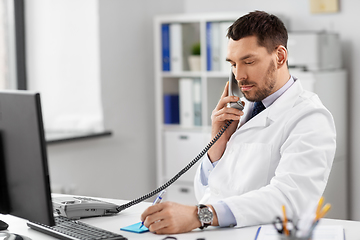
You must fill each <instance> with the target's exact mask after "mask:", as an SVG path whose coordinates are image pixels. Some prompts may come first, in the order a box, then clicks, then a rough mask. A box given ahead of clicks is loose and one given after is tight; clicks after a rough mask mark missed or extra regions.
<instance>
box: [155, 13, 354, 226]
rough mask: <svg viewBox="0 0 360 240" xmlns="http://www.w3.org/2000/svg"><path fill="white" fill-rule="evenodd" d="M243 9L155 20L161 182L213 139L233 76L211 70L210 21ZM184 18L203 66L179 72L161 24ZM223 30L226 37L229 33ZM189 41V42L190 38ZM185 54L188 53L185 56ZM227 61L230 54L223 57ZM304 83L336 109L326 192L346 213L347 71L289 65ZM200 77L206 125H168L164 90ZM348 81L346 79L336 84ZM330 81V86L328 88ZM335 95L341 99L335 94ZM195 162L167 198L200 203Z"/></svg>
mask: <svg viewBox="0 0 360 240" xmlns="http://www.w3.org/2000/svg"><path fill="white" fill-rule="evenodd" d="M242 15H244V14H242V13H233V14H196V15H194V14H191V15H186V14H185V15H168V16H158V17H156V18H155V19H154V33H155V34H154V36H155V41H154V44H155V98H156V99H155V103H156V145H157V184H158V185H161V184H163V183H164V182H166V181H167V180H169V179H170V178H171V177H173V176H174V175H175V174H176V173H177V172H178V171H180V170H181V169H182V168H183V167H185V166H186V165H187V164H188V163H189V162H190V161H191V160H193V159H194V158H195V157H196V156H197V155H198V153H199V152H201V151H202V149H203V148H204V147H205V146H206V145H207V143H208V141H210V136H211V134H210V131H211V119H210V116H211V112H212V110H213V109H214V108H215V106H216V104H217V102H218V100H219V98H220V96H221V94H222V91H223V89H224V86H225V84H226V82H227V81H228V76H229V71H230V65H229V69H228V70H227V69H225V70H224V71H208V70H207V66H206V64H207V60H208V58H207V38H208V36H207V23H208V22H227V21H229V22H233V21H235V20H236V19H237V18H239V17H240V16H242ZM172 23H177V24H178V23H180V24H185V25H189V24H190V26H192V27H193V29H194V31H193V33H192V34H193V35H196V36H195V37H194V36H192V39H193V41H194V42H193V43H195V41H197V40H198V41H200V44H201V67H202V68H201V70H200V71H195V72H192V71H189V70H188V69H189V68H188V66H187V65H186V64H183V66H184V68H183V69H182V70H180V71H177V72H176V71H171V68H170V71H163V65H162V50H163V49H162V37H161V35H162V25H163V24H172ZM220 34H222V35H224V37H225V36H226V32H221V33H220ZM187 44H189V43H187ZM185 56H186V54H184V57H185ZM224 60H225V59H224ZM290 73H293V74H294V75H295V76H297V77H298V78H299V79H300V80H301V82H302V83H303V85H304V88H305V89H307V90H310V91H313V92H315V93H317V94H318V95H319V97H320V98H321V100H322V101H323V103H324V105H325V106H327V107H328V109H329V110H330V111H331V112H332V114H333V116H334V119H335V124H336V127H337V135H338V142H340V144H338V148H337V153H336V156H335V161H334V164H333V169H332V172H331V174H330V178H329V182H328V186H327V188H326V190H325V193H324V196H325V198H326V201H327V202H330V203H332V205H333V206H334V210H332V211H331V212H330V213H329V214H328V216H329V217H332V218H342V219H346V218H347V190H346V189H347V178H346V175H347V158H348V156H347V151H346V146H347V143H346V139H347V127H346V126H347V110H346V108H345V107H344V106H346V96H347V92H346V90H347V89H346V88H347V84H346V81H347V76H346V72H345V71H344V70H341V69H339V70H336V71H323V72H321V71H318V72H303V71H298V70H294V69H290ZM181 78H192V79H195V78H197V79H200V82H201V114H202V119H201V125H200V126H192V127H184V126H182V125H181V124H164V110H163V109H164V102H163V96H164V94H174V93H175V94H179V79H181ZM338 81H343V83H344V84H340V85H339V84H336V82H338ZM329 86H330V87H329ZM334 96H336V98H335V97H334ZM198 165H199V164H196V165H195V166H194V167H193V168H192V169H191V170H189V172H188V173H186V174H184V175H183V176H182V177H181V178H180V179H179V180H178V181H176V182H175V183H174V184H173V185H172V186H171V187H169V188H168V193H167V194H166V195H165V198H166V200H171V201H176V202H179V203H183V204H196V199H195V196H194V189H193V178H194V174H195V171H196V169H197V166H198Z"/></svg>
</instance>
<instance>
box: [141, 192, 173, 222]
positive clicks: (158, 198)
mask: <svg viewBox="0 0 360 240" xmlns="http://www.w3.org/2000/svg"><path fill="white" fill-rule="evenodd" d="M165 192H166V190H162V191H161V192H160V193H159V195H158V196H157V197H156V199H155V200H154V202H153V204H152V206H154V205H155V204H158V203H160V202H161V201H162V199H163V198H162V196H163V195H164V193H165ZM143 226H144V222H142V223H141V225H140V227H139V229H140V228H142V227H143Z"/></svg>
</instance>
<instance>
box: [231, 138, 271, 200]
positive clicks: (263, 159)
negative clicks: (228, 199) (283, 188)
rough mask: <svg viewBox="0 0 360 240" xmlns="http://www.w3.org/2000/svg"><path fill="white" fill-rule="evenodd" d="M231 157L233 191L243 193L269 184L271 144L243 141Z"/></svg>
mask: <svg viewBox="0 0 360 240" xmlns="http://www.w3.org/2000/svg"><path fill="white" fill-rule="evenodd" d="M231 158H232V161H233V163H234V164H233V168H232V173H231V174H232V178H233V181H232V190H233V191H236V192H238V193H239V194H243V193H246V192H249V191H252V190H255V189H259V188H261V187H263V186H265V185H267V184H268V182H269V179H268V174H269V167H270V162H271V145H270V144H265V143H242V144H240V145H239V146H238V147H237V148H236V149H234V151H232V154H231Z"/></svg>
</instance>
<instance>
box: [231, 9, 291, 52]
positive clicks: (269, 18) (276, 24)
mask: <svg viewBox="0 0 360 240" xmlns="http://www.w3.org/2000/svg"><path fill="white" fill-rule="evenodd" d="M249 36H256V37H257V39H258V44H259V46H262V47H265V48H266V49H267V51H268V52H269V53H272V52H273V51H274V50H275V49H276V47H278V46H279V45H283V46H284V47H285V48H287V40H288V34H287V30H286V27H285V25H284V23H283V22H282V21H281V20H280V19H279V18H278V17H277V16H275V15H272V14H269V13H266V12H263V11H254V12H250V13H248V14H246V15H244V16H242V17H240V18H239V19H238V20H236V21H235V22H234V23H233V24H232V25H231V26H230V27H229V29H228V33H227V37H228V38H231V39H233V40H235V41H237V40H240V39H241V38H244V37H249Z"/></svg>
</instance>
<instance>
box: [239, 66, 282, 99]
mask: <svg viewBox="0 0 360 240" xmlns="http://www.w3.org/2000/svg"><path fill="white" fill-rule="evenodd" d="M274 72H275V64H274V61H272V60H271V61H270V64H269V67H268V70H267V72H266V76H265V78H264V80H265V86H264V87H263V88H261V89H258V90H257V92H255V96H254V97H249V96H247V94H246V93H244V92H242V93H243V95H244V97H245V98H246V99H247V100H249V101H250V102H259V101H262V100H263V99H265V98H266V97H268V96H269V95H270V94H271V92H272V90H273V89H274V86H275V82H276V81H275V78H274ZM251 84H254V83H252V82H250V81H248V80H243V81H241V82H240V85H251ZM255 86H256V85H255Z"/></svg>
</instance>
